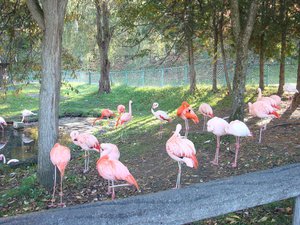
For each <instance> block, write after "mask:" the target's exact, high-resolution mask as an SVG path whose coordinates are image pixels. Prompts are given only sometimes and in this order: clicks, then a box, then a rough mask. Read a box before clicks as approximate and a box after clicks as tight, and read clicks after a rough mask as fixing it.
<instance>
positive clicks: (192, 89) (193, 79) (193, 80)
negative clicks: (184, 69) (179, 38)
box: [187, 37, 196, 94]
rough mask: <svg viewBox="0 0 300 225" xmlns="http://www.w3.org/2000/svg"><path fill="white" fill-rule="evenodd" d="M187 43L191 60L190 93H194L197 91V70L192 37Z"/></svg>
mask: <svg viewBox="0 0 300 225" xmlns="http://www.w3.org/2000/svg"><path fill="white" fill-rule="evenodd" d="M187 45H188V60H189V77H190V93H191V94H194V93H195V91H196V70H195V59H194V49H193V40H192V38H191V37H190V38H189V39H187Z"/></svg>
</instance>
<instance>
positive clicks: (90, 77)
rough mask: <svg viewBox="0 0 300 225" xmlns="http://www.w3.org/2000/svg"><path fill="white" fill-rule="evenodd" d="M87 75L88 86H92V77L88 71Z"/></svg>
mask: <svg viewBox="0 0 300 225" xmlns="http://www.w3.org/2000/svg"><path fill="white" fill-rule="evenodd" d="M88 75H89V85H91V84H92V75H91V71H88Z"/></svg>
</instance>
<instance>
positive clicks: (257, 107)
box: [248, 101, 280, 143]
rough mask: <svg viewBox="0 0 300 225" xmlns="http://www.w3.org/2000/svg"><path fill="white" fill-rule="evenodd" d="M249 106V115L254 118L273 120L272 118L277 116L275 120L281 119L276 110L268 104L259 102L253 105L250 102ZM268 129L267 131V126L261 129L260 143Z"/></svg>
mask: <svg viewBox="0 0 300 225" xmlns="http://www.w3.org/2000/svg"><path fill="white" fill-rule="evenodd" d="M248 106H249V113H250V115H252V116H256V117H258V118H261V119H265V118H272V116H275V118H279V117H280V115H279V114H278V113H277V112H276V111H275V110H274V108H273V107H272V106H270V105H269V104H268V103H266V102H263V101H258V102H255V103H253V104H252V103H251V102H249V103H248ZM266 129H267V124H264V125H263V126H261V127H260V131H259V141H258V143H261V135H262V131H263V130H266Z"/></svg>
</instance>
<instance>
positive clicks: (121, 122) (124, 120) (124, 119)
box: [116, 100, 132, 138]
mask: <svg viewBox="0 0 300 225" xmlns="http://www.w3.org/2000/svg"><path fill="white" fill-rule="evenodd" d="M131 105H132V100H130V101H129V103H128V108H129V112H128V113H126V112H125V113H123V114H122V115H121V117H120V119H119V120H117V123H116V127H118V126H119V125H124V126H126V124H127V123H128V122H129V121H131V120H132V109H131ZM123 130H124V129H123ZM122 132H123V131H122ZM121 138H123V133H122V134H121Z"/></svg>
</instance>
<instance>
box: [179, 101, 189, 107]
mask: <svg viewBox="0 0 300 225" xmlns="http://www.w3.org/2000/svg"><path fill="white" fill-rule="evenodd" d="M181 106H182V107H184V108H187V107H189V106H190V104H189V103H187V102H186V101H183V102H182V103H181Z"/></svg>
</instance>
